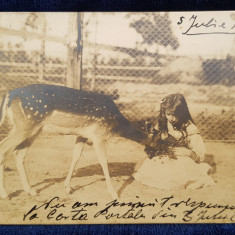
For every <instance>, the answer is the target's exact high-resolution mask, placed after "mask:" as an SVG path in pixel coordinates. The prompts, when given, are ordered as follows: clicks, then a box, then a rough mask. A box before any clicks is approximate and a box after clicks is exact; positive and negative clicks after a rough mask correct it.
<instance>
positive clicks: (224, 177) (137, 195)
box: [0, 136, 235, 224]
mask: <svg viewBox="0 0 235 235" xmlns="http://www.w3.org/2000/svg"><path fill="white" fill-rule="evenodd" d="M72 147H73V137H64V136H60V137H40V138H38V139H37V140H36V141H35V143H34V144H33V145H32V147H31V148H30V149H29V151H28V154H27V157H26V163H25V165H26V171H27V172H28V175H29V181H30V183H31V185H32V187H33V188H34V189H35V190H36V191H37V195H36V196H35V197H32V196H29V195H27V194H26V193H25V192H24V191H23V190H22V184H21V182H20V178H19V174H18V172H17V170H16V164H15V161H14V158H13V157H11V156H9V157H8V158H7V159H6V161H5V185H6V190H7V192H8V193H9V198H7V199H0V208H1V211H0V223H1V224H28V223H32V224H40V223H43V224H45V223H47V224H48V223H49V224H62V223H67V224H72V223H115V222H117V223H123V222H124V223H138V222H140V223H146V222H147V223H158V222H160V223H162V222H163V223H169V222H170V223H171V222H179V223H182V222H184V221H183V220H182V217H180V216H179V217H177V218H173V217H172V216H169V217H167V218H164V217H161V218H158V219H155V220H153V219H151V220H150V219H149V218H150V217H148V216H147V215H148V214H151V213H152V214H154V208H152V207H146V208H143V209H144V213H145V215H146V218H145V219H141V218H140V219H138V220H136V219H118V220H117V218H113V219H109V220H107V219H106V218H105V217H104V216H98V217H97V218H96V219H94V216H93V215H94V214H95V213H96V212H97V211H99V210H100V209H102V208H104V206H105V204H107V203H108V202H111V201H112V200H113V199H112V198H111V196H110V195H109V194H108V192H107V188H106V184H105V180H104V176H103V172H102V169H101V167H100V165H99V163H98V160H97V158H96V156H95V152H94V151H93V147H92V146H86V147H85V149H84V152H83V155H82V157H81V159H80V160H79V162H78V164H77V166H76V168H75V170H74V174H73V178H72V181H71V187H72V191H71V194H69V195H68V194H66V192H65V190H64V184H63V183H64V179H65V177H66V174H67V171H68V169H69V166H70V163H71V156H72ZM206 148H207V153H209V154H213V155H214V156H215V162H216V164H217V171H216V173H215V174H214V176H213V178H214V180H215V182H216V183H215V185H214V186H211V187H207V188H201V189H195V190H174V191H169V190H160V189H156V188H151V187H148V186H145V185H142V184H140V183H139V182H137V181H131V180H130V176H131V175H132V173H133V171H134V168H135V166H136V164H137V163H139V162H141V161H142V160H143V159H145V158H146V155H145V153H144V147H143V146H141V145H139V144H137V143H135V142H132V141H129V140H125V139H122V138H112V139H110V140H109V141H108V143H107V155H108V161H109V171H110V175H111V180H112V183H113V186H114V188H115V190H116V191H117V192H118V193H119V195H120V199H119V201H121V202H135V201H141V202H142V201H143V202H146V203H148V202H153V201H154V200H155V199H157V200H158V202H159V201H160V200H161V199H162V198H165V197H169V196H171V195H173V196H174V199H172V200H174V201H177V200H178V201H179V200H186V199H188V198H191V199H192V200H193V201H196V202H200V201H202V200H203V202H206V203H212V204H218V205H229V206H232V205H234V198H235V165H234V157H235V156H234V153H235V145H234V144H225V143H215V142H207V143H206ZM55 196H58V197H59V198H60V199H59V201H58V202H60V203H64V204H65V205H66V206H67V209H64V208H59V209H58V212H59V211H62V212H67V211H69V209H68V207H71V205H73V203H74V202H76V201H80V202H82V203H85V202H89V203H91V202H98V203H99V204H98V205H99V206H98V207H96V206H91V207H89V208H88V207H86V208H84V209H87V211H88V212H87V213H88V220H86V221H80V220H76V221H72V220H70V219H68V220H64V219H61V220H59V221H56V220H55V219H48V218H47V217H46V216H47V215H48V213H49V212H50V210H48V208H47V209H45V210H44V209H43V211H41V209H40V211H39V212H38V217H39V218H37V219H33V220H31V221H30V220H29V217H27V219H26V220H25V221H24V220H23V217H24V215H25V214H26V213H27V212H28V211H29V210H30V209H31V208H32V207H33V206H34V205H37V206H40V205H42V204H43V203H44V202H47V201H49V200H50V199H52V198H53V197H55ZM121 209H123V208H121ZM121 209H120V210H121ZM127 209H128V208H127ZM160 209H162V208H161V207H159V208H158V211H160ZM166 209H167V212H169V211H170V210H171V209H172V208H169V207H168V208H166ZM176 209H178V208H176ZM51 210H52V209H51ZM182 210H183V206H182ZM70 211H71V210H70ZM171 212H172V210H171ZM229 212H231V211H229ZM177 213H182V211H181V212H177ZM232 213H233V214H234V212H233V211H232ZM55 215H56V214H54V216H55ZM52 217H53V216H52ZM191 222H195V221H191ZM199 222H201V223H204V222H218V223H220V222H222V223H223V222H231V220H229V219H228V218H226V219H223V220H221V219H218V220H215V221H212V220H201V221H199Z"/></svg>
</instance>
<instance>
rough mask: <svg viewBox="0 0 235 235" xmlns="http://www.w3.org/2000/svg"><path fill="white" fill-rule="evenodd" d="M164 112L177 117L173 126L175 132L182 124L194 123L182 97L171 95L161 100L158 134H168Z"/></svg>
mask: <svg viewBox="0 0 235 235" xmlns="http://www.w3.org/2000/svg"><path fill="white" fill-rule="evenodd" d="M166 110H167V111H170V112H172V113H173V114H174V115H175V116H176V117H177V119H178V122H177V123H176V124H175V125H174V127H175V128H176V129H177V130H180V129H181V128H182V127H183V124H185V123H187V122H188V121H191V122H192V123H194V122H193V119H192V117H191V114H190V112H189V109H188V105H187V103H186V100H185V98H184V96H183V95H181V94H171V95H168V96H166V97H165V98H163V99H162V100H161V105H160V115H159V120H158V128H159V131H160V132H168V128H167V118H166V114H165V111H166Z"/></svg>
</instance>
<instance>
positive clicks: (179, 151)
mask: <svg viewBox="0 0 235 235" xmlns="http://www.w3.org/2000/svg"><path fill="white" fill-rule="evenodd" d="M172 151H173V153H174V155H175V156H189V157H190V158H192V159H193V160H194V161H195V162H196V163H199V162H200V158H199V157H198V156H197V155H196V154H195V152H193V151H192V150H190V149H187V148H184V147H175V148H173V149H172Z"/></svg>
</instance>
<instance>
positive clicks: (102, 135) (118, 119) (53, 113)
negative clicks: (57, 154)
mask: <svg viewBox="0 0 235 235" xmlns="http://www.w3.org/2000/svg"><path fill="white" fill-rule="evenodd" d="M6 117H7V119H9V120H10V121H11V123H12V124H13V125H12V126H13V128H11V129H12V130H11V131H10V133H9V134H8V135H7V137H5V139H3V140H2V141H1V142H0V196H1V197H2V198H6V197H7V193H6V191H5V189H4V159H5V157H6V155H7V153H9V152H10V151H11V152H13V153H14V155H15V159H16V165H17V170H18V172H19V175H20V178H21V181H22V184H23V188H24V191H25V192H26V193H28V194H30V195H32V196H35V195H36V192H35V190H34V189H32V188H31V186H30V184H29V181H28V177H27V174H26V172H25V168H24V159H25V156H26V153H27V151H28V149H29V147H30V145H31V144H32V143H33V141H34V140H35V139H36V138H37V136H38V135H39V134H40V132H41V131H42V129H46V130H47V131H50V132H53V133H54V134H63V135H75V136H77V138H76V142H75V148H74V153H73V158H72V163H71V166H70V169H69V171H68V174H67V177H66V179H65V182H64V186H65V190H66V191H67V192H68V193H69V192H70V181H71V177H72V174H73V170H74V168H75V166H76V163H77V161H78V159H79V157H80V156H81V154H82V151H83V147H84V144H85V143H86V142H87V141H89V142H90V143H92V144H93V146H94V148H95V152H96V155H97V157H98V160H99V162H100V164H101V166H102V169H103V172H104V176H105V179H106V184H107V188H108V192H109V193H110V194H111V196H112V197H113V198H117V193H116V192H115V190H114V188H113V186H112V183H111V180H110V175H109V171H108V166H107V156H106V151H105V141H106V139H107V137H109V136H110V135H112V134H115V135H118V136H121V137H124V138H127V139H130V140H133V141H136V142H138V143H141V144H144V145H148V146H153V145H154V144H153V143H152V141H151V139H150V138H149V136H148V134H147V133H145V132H143V131H141V130H140V129H138V128H136V127H135V125H134V124H133V123H131V122H129V121H128V120H127V119H126V118H125V117H124V116H123V115H122V114H121V112H120V111H119V110H118V108H117V106H116V105H115V103H114V102H113V100H112V99H111V98H110V97H109V96H106V95H102V94H98V93H93V92H89V91H82V90H76V89H72V88H67V87H62V86H54V85H42V84H35V85H29V86H26V87H22V88H17V89H15V90H12V91H10V92H9V93H8V94H7V95H5V96H4V98H3V101H2V105H1V125H2V123H3V122H4V120H5V119H6Z"/></svg>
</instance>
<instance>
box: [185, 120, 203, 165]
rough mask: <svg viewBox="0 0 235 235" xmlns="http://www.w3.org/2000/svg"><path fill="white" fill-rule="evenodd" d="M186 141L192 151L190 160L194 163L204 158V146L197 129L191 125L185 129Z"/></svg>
mask: <svg viewBox="0 0 235 235" xmlns="http://www.w3.org/2000/svg"><path fill="white" fill-rule="evenodd" d="M186 131H187V141H188V147H189V149H191V150H192V153H191V156H190V157H191V158H192V159H194V160H195V161H196V162H201V161H203V160H204V158H205V144H204V141H203V139H202V137H201V135H200V133H199V131H198V129H197V127H196V126H195V125H194V124H193V123H191V124H190V125H189V126H188V127H187V128H186Z"/></svg>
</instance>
